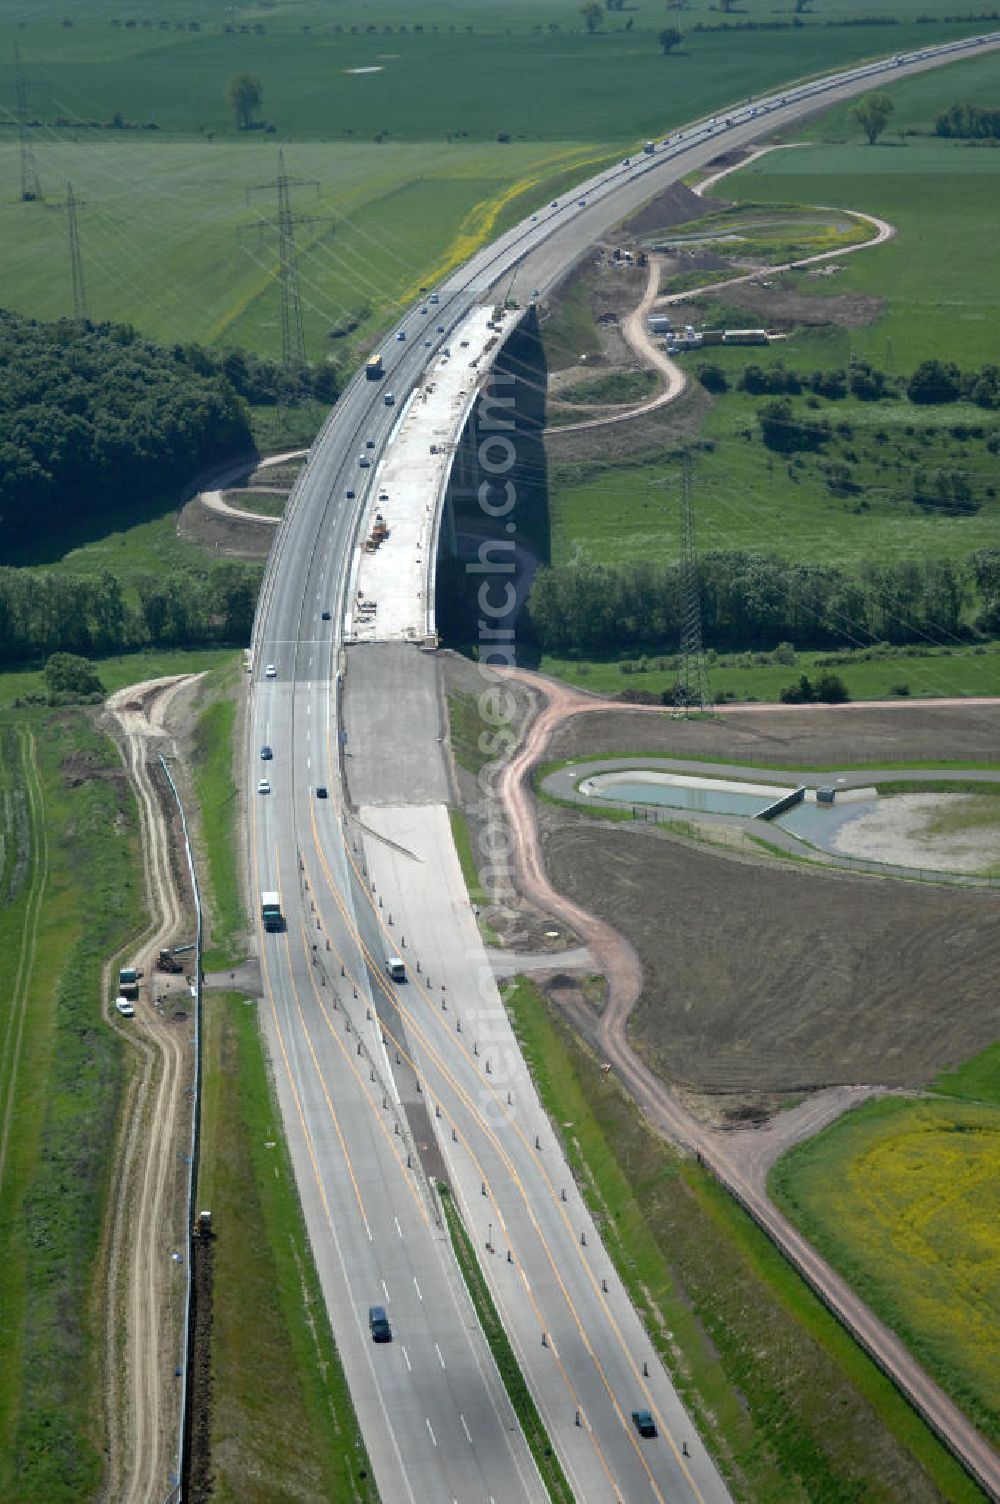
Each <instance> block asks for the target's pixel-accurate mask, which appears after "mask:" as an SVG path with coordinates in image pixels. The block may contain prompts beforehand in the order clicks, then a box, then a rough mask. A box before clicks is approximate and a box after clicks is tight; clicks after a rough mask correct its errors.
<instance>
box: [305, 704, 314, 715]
mask: <svg viewBox="0 0 1000 1504" xmlns="http://www.w3.org/2000/svg"><path fill="white" fill-rule="evenodd" d="M312 713H313V708H312V706H311V705H307V706H306V715H312Z"/></svg>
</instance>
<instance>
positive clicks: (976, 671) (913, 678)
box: [539, 643, 1000, 703]
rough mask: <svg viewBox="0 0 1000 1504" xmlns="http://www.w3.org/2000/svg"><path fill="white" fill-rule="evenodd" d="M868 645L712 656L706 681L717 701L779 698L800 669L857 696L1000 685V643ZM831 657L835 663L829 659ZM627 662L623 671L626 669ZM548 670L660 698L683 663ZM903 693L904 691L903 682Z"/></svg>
mask: <svg viewBox="0 0 1000 1504" xmlns="http://www.w3.org/2000/svg"><path fill="white" fill-rule="evenodd" d="M867 654H868V650H867V649H861V650H859V651H857V652H853V653H796V654H795V662H794V664H793V665H791V666H785V665H782V664H776V663H772V662H767V661H765V662H763V663H761V662H758V661H757V660H758V659H759V658H762V657H763V658H765V659H767V658H769V657H770V655H769V654H757V653H741V654H735V653H720V654H718V655H717V656H716V655H713V654H712V653H709V654H708V655H707V659H708V684H709V691H710V694H711V696H712V698H713V699H714V700H717V701H721V700H722V699H723V698H726V699H733V700H737V701H739V700H760V701H763V702H765V703H768V702H771V701H774V700H777V698H778V696H779V695H780V693H781V691H782V690H783V689H784V688H786V686H788V685H790V684H794V683H795V682H796V681H797V679H798V678H799V675H800V674H808V675H809V676H810V677H811V678H814V677H815V676H816V674H817V673H824V672H830V673H834V674H837V675H839V677H840V678H841V679H843V681H844V683H845V684H846V686H847V691H848V694H849V695H850V697H851V699H852V700H887V699H892V698H894V697H896V696H901V695H904V694H909V695H911V696H912V697H913V698H914V699H923V698H929V699H933V698H938V697H942V696H944V697H948V696H950V695H995V694H996V692H997V685H998V683H1000V644H997V643H991V644H989V645H988V646H987V645H986V644H983V645H982V650H981V651H980V650H977V649H976V648H956V649H954V650H952V649H948V648H934V649H929V650H918V651H917V652H915V653H907V652H906V651H905V650H903V649H900V650H898V652H896V653H891V654H890V655H887V656H886V657H884V658H872V657H869V656H867ZM831 660H833V661H832V662H831ZM622 664H624V665H625V666H626V671H625V672H623V671H622ZM539 667H540V669H541V671H542V673H543V674H551V675H552V676H553V677H554V678H556V679H562V680H564V681H565V682H566V683H567V684H576V685H579V687H580V688H581V689H589V690H592V691H593V692H594V693H595V694H609V695H615V694H621V693H622V692H623V691H626V690H628V691H634V690H648V691H649V692H650V693H651V694H653V695H655V696H657V697H659V695H660V694H661V693H662V692H663V690H665V689H671V688H672V687H673V685H674V684H675V683H676V682H677V675H678V665H677V664H676V662H675V661H674V659H673V658H672V657H667V658H661V657H657V656H656V655H655V654H649V655H648V656H647V657H645V658H622V659H613V660H610V661H595V660H592V659H587V658H555V657H549V656H548V655H546V656H544V657H543V658H542V660H541V663H540V664H539ZM903 685H905V686H906V690H905V691H903V690H902V688H901V687H902V686H903Z"/></svg>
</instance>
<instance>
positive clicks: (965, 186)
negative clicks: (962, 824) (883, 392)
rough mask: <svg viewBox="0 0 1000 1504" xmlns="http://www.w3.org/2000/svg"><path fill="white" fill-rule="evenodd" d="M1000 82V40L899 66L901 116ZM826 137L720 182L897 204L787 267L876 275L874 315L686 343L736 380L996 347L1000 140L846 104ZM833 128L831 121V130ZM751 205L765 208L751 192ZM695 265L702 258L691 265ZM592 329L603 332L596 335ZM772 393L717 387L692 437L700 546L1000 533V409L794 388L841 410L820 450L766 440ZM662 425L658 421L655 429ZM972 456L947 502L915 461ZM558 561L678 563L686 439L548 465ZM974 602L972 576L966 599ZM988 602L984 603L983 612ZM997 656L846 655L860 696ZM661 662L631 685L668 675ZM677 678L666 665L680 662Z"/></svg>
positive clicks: (764, 695)
mask: <svg viewBox="0 0 1000 1504" xmlns="http://www.w3.org/2000/svg"><path fill="white" fill-rule="evenodd" d="M998 84H1000V59H998V58H995V57H991V58H987V59H981V60H975V61H973V62H971V63H963V64H961V65H958V66H955V67H952V68H948V69H945V70H941V71H940V72H935V73H934V74H930V75H927V76H925V77H923V78H920V79H916V80H912V81H908V82H906V83H901V84H899V85H896V86H894V87H893V88H892V89H891V90H890V92H891V94H892V96H893V97H894V98H898V100H899V110H898V117H897V118H898V123H899V128H900V130H901V131H904V132H912V131H914V130H917V129H921V130H923V131H925V132H930V131H931V130H932V127H933V121H934V118H935V116H936V114H937V113H938V112H940V111H941V110H943V109H945V108H946V107H947V106H948V105H949V104H951V103H954V102H956V101H961V102H968V103H974V104H984V103H986V102H988V101H989V100H991V99H993V98H995V96H996V90H997V86H998ZM808 135H809V138H810V141H809V144H808V145H806V146H804V147H803V148H802V149H801V150H795V151H789V152H782V153H775V154H773V155H771V156H769V157H765V158H762V159H761V160H760V161H759V162H756V163H754V164H752V165H751V166H750V167H748V168H746V169H744V170H743V171H742V172H740V173H737V174H734V175H733V176H732V177H730V178H729V179H728V180H727V181H726V183H725V184H724V185H722V186H721V187H720V190H719V192H721V193H724V194H725V196H726V197H727V198H732V199H733V200H734V201H740V202H746V203H748V204H750V205H752V206H755V205H768V204H770V205H773V206H775V211H776V212H778V213H784V212H785V211H784V208H783V207H782V206H785V205H788V204H800V205H803V206H808V205H810V204H822V205H826V206H834V207H844V208H858V209H862V210H866V211H869V212H871V213H874V214H877V215H880V216H882V217H884V218H887V219H888V220H889V221H890V222H891V223H892V224H893V225H894V226H896V228H897V231H898V234H897V237H896V238H895V239H894V240H893V241H891V242H890V243H888V244H887V245H884V246H881V247H878V248H875V249H873V250H870V251H869V250H863V251H861V252H859V253H858V254H856V255H853V256H850V257H845V259H844V262H843V270H842V271H841V272H839V273H838V274H837V276H836V277H834V278H832V279H823V281H822V285H820V281H819V279H815V280H810V279H808V278H806V277H802V276H798V277H792V276H789V277H787V278H786V279H785V281H786V283H787V285H788V286H790V287H793V288H794V290H795V291H796V292H806V293H809V294H811V295H812V301H813V302H814V303H815V304H816V305H817V307H818V308H819V307H821V306H822V299H823V297H824V296H827V295H829V296H831V297H842V296H843V295H844V294H851V293H862V294H867V295H873V296H875V297H877V298H880V299H883V300H884V306H883V309H882V312H881V313H880V314H879V315H878V316H877V317H876V319H875V322H874V323H871V324H869V325H866V326H864V327H861V328H846V327H837V326H835V325H834V324H832V323H830V324H826V325H824V326H823V327H821V328H820V329H817V330H812V331H808V330H807V331H797V332H795V333H793V335H792V336H791V338H789V339H788V340H786V341H783V342H781V343H780V344H776V345H772V346H771V347H770V348H768V349H761V350H757V349H754V350H752V351H750V350H736V349H734V350H725V349H715V348H713V349H711V350H707V351H702V352H698V353H694V354H689V355H687V356H685V357H683V359H684V361H685V363H686V367H687V369H688V370H689V371H690V372H691V373H692V374H693V373H695V372H696V371H697V370H698V368H699V366H703V365H708V364H715V365H719V366H721V367H722V368H723V370H724V371H725V372H726V373H727V375H728V377H729V380H730V382H733V383H735V381H736V380H737V379H738V377H739V375H740V374H741V372H742V369H743V367H744V366H745V365H747V364H750V363H754V364H758V365H762V366H765V367H766V366H768V365H773V364H775V363H779V362H780V363H783V364H784V365H785V366H787V367H795V368H798V369H800V370H802V371H803V372H806V373H808V372H812V371H814V370H817V369H821V370H831V369H834V368H837V367H840V368H845V369H846V368H849V365H850V362H851V359H852V354H853V355H854V356H855V357H856V358H861V359H867V360H869V361H870V362H871V364H872V365H874V366H876V367H878V368H879V369H881V370H884V371H886V372H887V373H888V374H889V375H890V377H896V376H898V375H900V373H902V374H903V375H905V374H907V373H908V372H910V371H912V370H913V369H914V368H915V367H916V366H917V365H918V364H919V363H920V362H921V361H922V360H924V359H927V358H932V357H936V358H941V359H946V360H954V361H956V362H957V363H958V364H959V365H960V366H961V367H962V368H964V369H971V368H975V367H977V366H979V365H981V364H983V363H986V362H989V361H995V360H996V357H997V345H996V328H997V327H998V323H1000V292H998V289H997V282H996V278H995V275H994V262H995V248H994V241H995V233H994V224H993V221H994V218H995V216H994V215H993V214H992V205H993V203H994V202H995V201H996V199H997V197H998V194H1000V154H998V153H997V152H995V151H990V150H988V149H987V150H982V149H978V150H977V149H969V148H968V147H967V146H966V145H964V144H963V143H961V142H951V141H944V140H940V139H938V138H935V137H933V136H931V135H929V134H928V135H913V134H906V135H903V136H902V137H899V136H896V135H894V134H892V133H888V134H887V136H886V137H885V138H883V141H882V143H880V144H879V145H877V146H876V147H874V148H872V147H869V146H868V145H867V144H863V143H862V141H861V139H860V137H859V136H858V133H857V130H856V128H855V127H852V126H851V124H850V121H849V118H848V112H847V109H846V108H841V109H838V110H837V111H836V112H834V113H833V114H832V115H831V116H829V117H824V118H823V119H821V120H820V121H819V122H816V123H813V124H811V125H810V126H809V127H808ZM828 138H829V139H828ZM748 212H750V211H748ZM688 275H690V276H691V277H695V276H696V275H697V274H695V273H691V274H687V273H685V276H688ZM702 309H703V312H704V318H705V322H706V323H710V324H712V323H718V322H720V321H721V322H723V323H725V322H733V321H735V320H736V319H737V318H738V319H739V321H740V322H747V321H748V318H749V316H748V315H747V314H746V313H745V312H741V311H740V310H739V309H735V308H733V307H732V306H731V304H730V301H729V300H728V299H727V293H726V292H722V293H721V294H719V296H718V299H717V300H713V299H711V298H706V299H704V300H702ZM585 316H586V297H585V293H584V291H583V289H582V288H581V286H580V284H579V283H578V284H576V285H575V286H574V288H573V290H572V292H571V293H570V295H569V296H568V297H567V298H566V300H565V307H564V309H563V310H561V311H560V313H559V314H557V316H556V318H555V319H554V320H553V323H552V326H551V333H550V332H549V329H547V330H546V343H547V348H548V349H549V350H550V354H551V357H552V361H553V363H554V364H561V363H569V362H571V361H573V360H575V359H576V358H578V356H579V354H580V353H582V352H583V351H585V350H586V348H587V342H586V336H585V334H584V332H583V331H584V328H585ZM591 337H592V336H591ZM768 400H770V399H769V398H768V397H766V396H760V397H751V396H749V395H747V394H744V393H742V392H738V391H736V390H735V389H731V390H730V391H729V392H728V393H726V394H724V395H718V396H715V397H713V399H712V407H711V410H710V412H709V413H708V416H707V417H706V419H705V421H704V423H703V426H702V430H701V433H700V435H699V438H698V442H696V443H695V444H694V446H693V451H692V476H693V482H694V500H695V515H696V526H697V534H698V546H699V549H700V550H701V551H702V552H708V551H710V550H726V549H735V550H743V551H746V552H766V553H777V554H779V555H782V556H784V557H786V558H788V559H790V560H795V561H797V560H808V561H810V562H814V563H816V564H828V565H831V566H834V567H839V568H841V569H844V570H846V571H848V572H854V571H856V570H860V569H862V568H863V567H864V566H866V565H869V564H874V565H879V564H886V563H890V562H895V561H900V560H905V559H911V558H912V559H950V560H953V561H955V562H956V563H958V564H961V563H962V562H963V561H964V560H965V559H966V558H967V556H968V555H969V554H970V553H972V552H973V551H974V550H977V549H981V548H992V547H995V546H996V540H997V537H998V526H1000V491H998V474H997V464H996V455H995V453H993V452H992V449H991V447H990V446H991V445H992V446H995V444H996V435H997V433H998V432H1000V425H998V421H997V417H996V415H995V414H994V413H993V412H991V411H989V410H986V409H983V408H981V407H976V406H974V405H972V404H970V403H954V404H942V405H936V406H924V405H918V404H914V403H911V402H909V401H907V400H906V398H905V396H904V395H899V396H896V397H893V398H889V399H884V400H881V401H861V400H858V399H856V398H853V397H847V398H844V399H842V400H828V399H826V398H822V397H813V398H810V397H808V396H807V395H802V396H796V397H793V398H792V399H791V401H792V407H793V411H794V412H796V413H800V414H803V415H805V416H810V417H812V418H815V419H822V420H825V421H826V422H828V423H829V424H830V425H831V429H832V432H831V434H830V436H829V438H828V440H827V441H826V442H825V443H824V444H822V445H821V446H820V448H819V449H818V450H817V451H815V452H808V451H804V452H797V453H793V454H782V453H777V452H774V451H773V450H771V449H768V448H767V447H766V446H765V444H764V443H763V441H762V437H761V431H760V428H759V426H758V414H759V412H760V410H761V408H762V406H763V405H764V404H765V403H766V402H767V401H768ZM646 442H647V445H648V438H647V441H646ZM938 471H958V472H961V473H962V474H963V475H964V476H965V478H966V479H967V481H968V484H969V488H970V492H971V496H972V498H973V501H974V507H973V508H972V509H970V510H969V511H967V512H948V511H946V510H944V509H940V508H935V507H933V506H930V505H921V504H918V503H917V502H916V501H915V500H914V494H915V488H916V478H917V477H919V476H926V475H931V474H934V473H937V472H938ZM549 479H550V520H551V540H552V561H553V564H555V565H560V564H567V563H569V562H571V561H572V560H573V559H575V558H583V559H588V560H594V561H601V562H604V563H610V564H619V565H623V564H627V563H629V562H631V561H632V560H642V561H653V562H662V563H669V562H672V561H674V560H676V559H677V558H678V557H679V555H680V541H681V539H680V517H679V510H680V505H679V504H680V491H681V467H680V458H679V454H678V453H677V452H676V451H674V452H670V451H667V452H666V453H662V452H661V453H660V454H651V453H650V451H649V449H648V448H647V449H646V450H645V452H643V451H642V450H640V452H639V453H638V454H637V455H636V456H635V458H634V459H633V460H631V462H628V463H621V462H617V463H616V462H614V461H612V462H608V461H606V460H604V459H603V458H601V457H595V458H593V459H591V460H585V459H581V460H579V461H575V462H572V463H569V462H565V461H563V462H556V463H555V464H553V465H552V467H551V469H550V476H549ZM974 609H975V603H974V602H973V600H972V598H971V595H970V596H969V598H968V602H967V610H968V611H969V612H970V613H971V612H972V611H974ZM969 619H971V616H970V617H969ZM546 666H547V667H548V668H549V669H550V671H554V672H563V671H564V672H566V673H567V675H568V676H569V677H570V678H572V679H574V680H577V681H581V678H582V680H583V682H586V683H587V684H588V685H589V686H590V687H592V688H595V689H604V690H614V689H615V688H622V687H626V686H624V685H623V684H622V683H621V682H620V681H618V682H616V679H615V675H616V673H617V666H616V665H596V664H594V665H580V664H569V665H564V666H562V667H561V666H560V665H559V663H557V662H556V661H555V660H548V659H547V660H546ZM992 674H993V665H992V663H991V662H990V660H988V659H984V658H975V657H967V656H965V655H962V654H959V653H957V652H956V654H955V656H954V657H952V658H951V659H950V660H949V662H948V663H947V664H944V663H937V662H936V661H930V660H922V661H921V662H920V663H919V664H914V665H907V666H906V671H905V672H903V673H897V672H896V671H895V670H894V668H893V666H892V665H890V664H864V665H858V666H857V667H853V666H852V667H851V669H850V671H849V672H847V671H844V677H845V679H846V680H847V682H848V684H849V687H850V689H851V692H852V694H853V695H854V696H856V697H870V696H878V697H881V696H883V695H886V694H888V693H891V692H892V689H893V686H894V684H896V683H899V682H903V683H907V684H908V686H909V690H910V693H911V694H914V695H917V694H923V693H947V692H951V691H954V692H956V693H991V692H992V691H993V689H994V688H995V685H996V680H995V678H991V675H992ZM654 677H655V676H652V675H651V676H650V677H649V679H648V680H646V679H644V680H643V681H642V682H641V684H640V683H639V681H633V682H632V687H636V688H639V687H642V688H649V689H650V690H652V691H653V692H654V693H656V692H658V690H659V688H661V687H663V684H660V683H654V682H653V679H654ZM711 679H712V689H713V693H714V694H717V695H718V694H721V693H723V692H733V693H735V694H736V695H737V696H738V697H740V698H745V697H748V696H755V697H757V698H760V699H770V698H773V697H774V695H775V693H776V692H777V691H779V690H780V689H781V688H782V687H783V684H784V682H787V681H785V680H783V679H782V676H781V674H780V672H778V671H776V670H774V669H771V668H765V667H759V666H756V665H755V666H752V667H751V668H750V669H749V670H745V669H742V668H741V669H739V670H738V671H736V672H733V671H732V670H731V668H730V667H725V668H723V667H719V668H717V669H713V671H712V674H711ZM663 682H664V683H666V678H664V681H663Z"/></svg>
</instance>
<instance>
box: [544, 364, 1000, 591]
mask: <svg viewBox="0 0 1000 1504" xmlns="http://www.w3.org/2000/svg"><path fill="white" fill-rule="evenodd" d="M764 400H767V399H754V398H751V397H747V396H745V395H743V394H742V393H730V394H729V395H727V396H725V397H723V398H720V399H718V400H717V402H716V404H715V407H714V408H713V410H712V412H711V414H710V415H709V418H708V420H707V422H706V425H705V428H704V429H703V438H702V442H701V444H700V445H698V446H697V447H696V448H695V450H694V453H693V455H692V460H693V463H692V479H693V484H694V488H695V490H694V498H695V516H696V525H697V533H698V547H699V549H700V550H701V551H702V552H703V553H707V552H709V551H711V550H713V549H742V550H746V551H748V552H759V553H777V554H781V555H782V556H783V557H785V558H788V559H810V560H816V561H817V562H823V563H825V564H832V565H838V566H840V567H842V568H847V569H851V570H853V569H856V568H857V567H858V566H859V565H860V564H863V563H865V562H869V561H870V562H873V563H888V562H890V561H892V560H896V559H902V558H928V557H934V558H949V559H954V560H956V561H959V562H960V561H962V560H963V559H965V557H966V555H968V554H969V553H971V552H972V551H973V550H974V549H977V548H988V547H993V546H995V543H996V539H997V528H998V525H1000V499H998V489H997V488H998V484H1000V476H998V474H997V460H996V456H995V455H993V454H991V453H990V452H989V450H988V448H987V438H988V436H989V434H990V433H992V432H993V430H994V428H997V427H1000V424H997V422H996V420H995V419H993V418H992V415H991V414H990V413H988V412H983V411H982V409H980V408H975V407H972V406H971V405H969V404H964V403H955V404H949V405H948V406H947V407H936V408H926V407H916V406H914V405H913V404H911V403H907V402H905V401H898V402H893V403H871V402H867V403H866V402H858V401H855V400H853V399H851V398H845V399H844V400H842V401H839V402H825V403H823V404H822V407H821V408H820V410H819V411H818V412H817V413H816V414H815V416H817V417H822V418H825V419H827V420H828V421H829V422H830V423H831V424H833V425H837V424H841V423H842V424H847V425H849V427H850V430H851V431H850V433H849V434H840V433H837V432H836V431H835V432H834V433H833V435H832V437H831V439H830V441H829V442H828V443H827V444H826V445H824V446H823V449H822V450H821V451H819V452H817V453H812V454H810V453H803V454H800V455H782V454H776V453H773V452H771V451H770V450H768V449H767V448H766V447H765V446H764V444H763V442H762V440H761V436H760V432H759V429H758V428H757V424H756V414H757V411H758V409H759V407H760V406H761V403H762V401H764ZM795 405H796V406H798V407H801V399H798V400H797V401H796V404H795ZM963 424H964V425H965V426H966V427H967V428H968V429H971V430H978V435H976V434H970V435H968V436H966V437H963V438H956V437H955V435H954V433H953V430H954V429H955V428H956V427H958V426H961V425H963ZM746 433H749V434H750V439H749V440H748V439H747V438H745V437H744V435H745V434H746ZM706 445H707V446H708V447H706ZM838 465H839V466H843V467H844V470H843V472H842V473H844V474H846V475H847V477H848V478H849V482H850V486H851V487H852V489H851V490H850V491H849V493H848V494H846V495H845V494H841V492H840V490H839V489H838V476H839V474H840V473H841V472H840V471H838V470H836V469H831V467H835V466H838ZM915 465H919V466H920V467H921V468H922V469H926V468H928V467H937V466H941V467H944V468H949V467H954V468H958V469H961V470H962V471H963V472H964V473H965V474H966V475H967V476H968V478H969V484H970V488H971V490H972V493H973V495H974V497H975V499H976V501H977V503H978V504H979V510H978V511H976V512H970V513H968V514H962V515H954V514H947V515H945V514H944V513H943V512H941V511H935V510H934V509H933V508H930V507H922V506H918V505H917V504H916V503H915V502H914V501H913V500H912V471H913V468H914V466H915ZM550 485H551V488H550V492H549V519H550V525H551V546H552V562H553V564H565V563H568V562H569V561H570V560H571V559H573V558H574V557H583V558H587V559H592V560H594V561H599V562H602V563H608V564H621V563H625V562H627V561H628V560H631V559H643V560H646V561H653V562H658V563H670V562H672V561H674V560H676V559H678V558H679V557H680V552H681V530H680V493H681V462H680V456H679V454H678V453H677V452H673V453H671V452H668V453H666V454H663V455H660V456H657V457H656V458H653V459H649V460H646V461H645V462H642V463H638V464H631V465H618V466H614V465H610V464H606V463H605V462H603V461H595V462H594V463H593V464H585V463H584V464H574V465H573V466H572V467H570V466H553V469H552V471H551V472H550ZM853 488H857V489H853ZM991 492H992V494H991ZM862 502H863V503H864V505H863V506H862V505H861V503H862Z"/></svg>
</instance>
